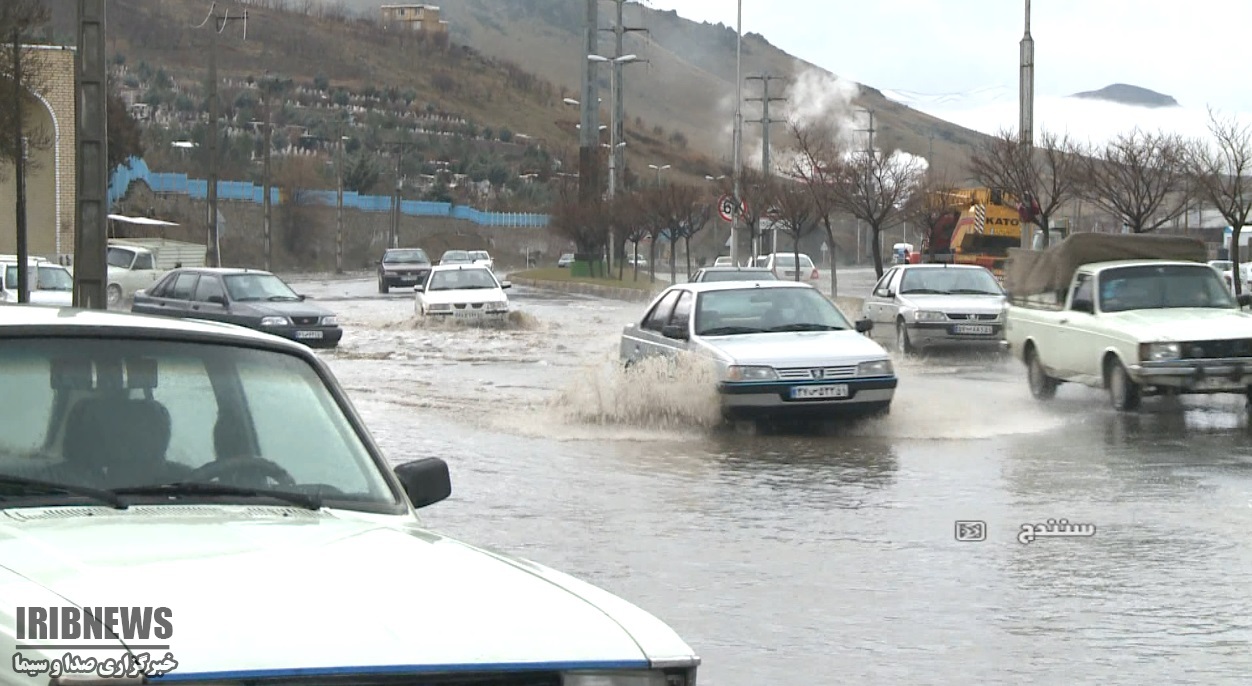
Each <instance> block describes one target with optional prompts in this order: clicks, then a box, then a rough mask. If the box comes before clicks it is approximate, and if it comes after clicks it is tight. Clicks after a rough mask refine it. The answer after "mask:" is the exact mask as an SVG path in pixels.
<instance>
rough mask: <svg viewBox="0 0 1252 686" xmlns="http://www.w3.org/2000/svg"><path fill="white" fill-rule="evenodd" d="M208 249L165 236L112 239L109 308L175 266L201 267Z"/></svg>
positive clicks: (117, 304) (108, 292)
mask: <svg viewBox="0 0 1252 686" xmlns="http://www.w3.org/2000/svg"><path fill="white" fill-rule="evenodd" d="M206 252H207V249H206V248H205V246H203V245H199V244H197V243H186V242H183V241H172V240H168V239H165V238H111V239H109V246H108V263H109V285H108V288H107V290H106V291H105V292H106V295H107V296H108V300H109V306H110V307H119V306H121V305H122V304H123V303H124V302H125V301H126V300H127V299H129V298H131V297H133V296H134V295H135V291H139V290H143V289H145V288H148V287H149V286H151V285H152V284H154V283H156V280H157V279H158V278H160V277H161V275H162V274H165V273H166V272H168V271H169V270H171V269H174V268H176V267H203V266H204V258H205V254H206Z"/></svg>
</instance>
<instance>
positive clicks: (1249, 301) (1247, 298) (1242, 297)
mask: <svg viewBox="0 0 1252 686" xmlns="http://www.w3.org/2000/svg"><path fill="white" fill-rule="evenodd" d="M1235 300H1236V301H1237V302H1238V303H1239V307H1247V306H1249V305H1252V293H1240V294H1239V295H1238V297H1236V298H1235Z"/></svg>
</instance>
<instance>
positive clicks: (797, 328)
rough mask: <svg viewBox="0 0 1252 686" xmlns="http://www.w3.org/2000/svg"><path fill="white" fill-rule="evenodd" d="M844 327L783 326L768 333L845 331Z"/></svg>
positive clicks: (770, 329) (816, 325)
mask: <svg viewBox="0 0 1252 686" xmlns="http://www.w3.org/2000/svg"><path fill="white" fill-rule="evenodd" d="M845 330H846V329H844V328H843V327H842V326H829V325H826V324H783V325H782V326H772V327H770V328H769V329H767V331H768V332H769V333H782V332H784V331H845Z"/></svg>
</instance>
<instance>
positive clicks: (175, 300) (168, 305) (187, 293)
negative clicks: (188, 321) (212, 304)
mask: <svg viewBox="0 0 1252 686" xmlns="http://www.w3.org/2000/svg"><path fill="white" fill-rule="evenodd" d="M199 280H200V275H199V274H197V273H195V272H180V273H179V274H178V275H177V276H175V277H174V282H173V284H172V285H171V287H170V291H169V294H168V295H167V296H165V297H163V298H154V299H153V301H154V305H156V307H157V310H158V311H156V312H154V314H160V315H165V316H166V317H186V316H188V312H189V308H190V305H191V298H192V297H193V296H194V295H195V293H196V282H197V281H199Z"/></svg>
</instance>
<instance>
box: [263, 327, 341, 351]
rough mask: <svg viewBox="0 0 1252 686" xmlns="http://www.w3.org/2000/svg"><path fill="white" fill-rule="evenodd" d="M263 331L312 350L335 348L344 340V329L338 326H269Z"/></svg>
mask: <svg viewBox="0 0 1252 686" xmlns="http://www.w3.org/2000/svg"><path fill="white" fill-rule="evenodd" d="M261 330H262V331H264V332H266V333H272V334H274V335H275V336H281V337H283V338H286V339H289V340H293V341H295V342H297V343H303V344H305V345H307V346H309V347H310V348H333V347H335V346H337V345H339V341H340V339H342V338H343V329H341V328H340V327H338V326H278V327H271V326H267V327H265V328H263V329H261Z"/></svg>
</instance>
